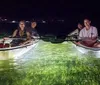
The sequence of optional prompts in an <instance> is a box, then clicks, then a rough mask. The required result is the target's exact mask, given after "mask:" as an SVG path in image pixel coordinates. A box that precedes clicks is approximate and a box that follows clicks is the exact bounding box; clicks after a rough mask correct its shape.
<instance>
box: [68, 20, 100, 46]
mask: <svg viewBox="0 0 100 85" xmlns="http://www.w3.org/2000/svg"><path fill="white" fill-rule="evenodd" d="M73 35H77V36H78V37H77V38H78V39H79V40H80V41H79V42H76V44H78V45H80V44H81V45H84V46H88V47H100V42H98V30H97V28H96V27H94V26H92V25H91V21H90V20H89V19H84V27H83V25H82V24H80V23H78V29H76V30H75V31H73V32H72V33H70V34H69V36H73Z"/></svg>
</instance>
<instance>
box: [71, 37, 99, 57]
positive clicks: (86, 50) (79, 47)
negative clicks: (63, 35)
mask: <svg viewBox="0 0 100 85" xmlns="http://www.w3.org/2000/svg"><path fill="white" fill-rule="evenodd" d="M72 39H75V38H72ZM71 42H72V43H73V45H74V47H75V48H76V49H77V50H78V51H79V52H80V53H82V54H88V53H93V54H94V55H95V56H96V57H99V58H100V48H99V47H98V48H96V47H88V46H85V45H82V44H78V43H77V42H76V41H71ZM98 42H100V39H98Z"/></svg>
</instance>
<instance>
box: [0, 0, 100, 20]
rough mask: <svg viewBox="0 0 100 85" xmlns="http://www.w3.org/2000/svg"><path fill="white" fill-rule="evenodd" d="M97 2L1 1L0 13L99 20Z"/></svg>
mask: <svg viewBox="0 0 100 85" xmlns="http://www.w3.org/2000/svg"><path fill="white" fill-rule="evenodd" d="M99 8H100V7H99V2H97V1H92V0H91V1H88V0H86V1H85V0H84V1H82V0H73V1H71V0H69V1H68V0H49V1H48V0H32V1H29V0H28V1H22V0H20V1H9V0H7V1H2V2H0V15H1V16H7V17H9V18H19V19H20V18H25V19H30V18H34V17H37V18H51V17H53V18H54V17H59V18H64V19H68V20H69V19H73V20H79V19H83V18H85V17H89V18H92V19H93V20H99V18H100V10H99Z"/></svg>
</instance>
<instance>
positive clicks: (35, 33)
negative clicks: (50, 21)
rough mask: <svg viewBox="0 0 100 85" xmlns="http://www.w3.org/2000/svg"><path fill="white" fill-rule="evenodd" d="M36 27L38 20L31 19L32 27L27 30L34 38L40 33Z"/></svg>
mask: <svg viewBox="0 0 100 85" xmlns="http://www.w3.org/2000/svg"><path fill="white" fill-rule="evenodd" d="M36 27H37V22H36V21H34V20H32V21H31V27H30V28H28V29H27V31H28V32H29V33H30V34H31V37H32V38H33V39H37V38H39V34H38V32H37V30H36Z"/></svg>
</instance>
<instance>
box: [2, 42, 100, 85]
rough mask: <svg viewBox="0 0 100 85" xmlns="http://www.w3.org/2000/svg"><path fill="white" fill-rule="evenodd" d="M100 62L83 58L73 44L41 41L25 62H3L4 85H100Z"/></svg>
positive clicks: (90, 57)
mask: <svg viewBox="0 0 100 85" xmlns="http://www.w3.org/2000/svg"><path fill="white" fill-rule="evenodd" d="M30 56H31V57H30ZM99 61H100V59H97V58H95V56H93V55H91V54H88V55H81V54H80V53H79V52H78V51H77V50H76V49H75V48H74V47H73V45H72V43H71V42H68V43H65V44H64V43H59V44H53V43H50V42H44V41H40V42H39V45H38V46H37V47H36V48H35V49H33V50H32V52H30V55H27V59H26V60H25V61H23V60H21V59H19V61H18V64H14V61H13V60H3V61H0V71H1V72H0V85H99V84H100V62H99Z"/></svg>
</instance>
